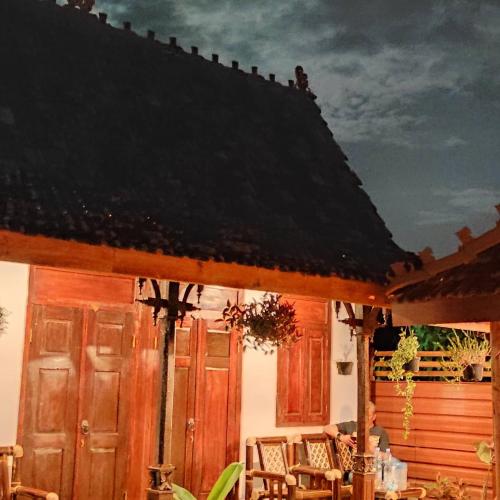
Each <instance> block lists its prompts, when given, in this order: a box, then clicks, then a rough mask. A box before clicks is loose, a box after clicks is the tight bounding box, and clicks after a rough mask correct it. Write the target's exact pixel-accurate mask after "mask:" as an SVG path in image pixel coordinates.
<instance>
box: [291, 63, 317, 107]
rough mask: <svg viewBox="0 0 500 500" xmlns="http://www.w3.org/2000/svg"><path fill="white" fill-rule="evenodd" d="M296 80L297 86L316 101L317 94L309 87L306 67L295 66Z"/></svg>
mask: <svg viewBox="0 0 500 500" xmlns="http://www.w3.org/2000/svg"><path fill="white" fill-rule="evenodd" d="M295 80H296V82H295V87H296V88H298V89H299V90H302V91H303V92H305V93H306V94H307V95H308V96H309V97H310V98H311V99H312V100H313V101H314V100H315V99H316V97H317V96H316V95H315V94H314V93H313V92H312V90H311V89H310V88H309V80H308V77H307V73H304V68H303V67H302V66H300V65H299V66H295Z"/></svg>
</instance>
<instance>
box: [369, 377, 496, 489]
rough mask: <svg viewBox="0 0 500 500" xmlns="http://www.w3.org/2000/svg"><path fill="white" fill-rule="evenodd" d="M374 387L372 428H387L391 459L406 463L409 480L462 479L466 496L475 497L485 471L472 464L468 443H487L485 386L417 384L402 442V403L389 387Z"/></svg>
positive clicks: (487, 395)
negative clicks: (407, 430)
mask: <svg viewBox="0 0 500 500" xmlns="http://www.w3.org/2000/svg"><path fill="white" fill-rule="evenodd" d="M374 385H375V398H374V399H375V402H376V405H377V424H378V425H382V426H383V427H385V428H386V429H387V431H388V433H389V437H390V442H391V451H392V452H393V454H394V455H395V456H396V457H398V458H399V459H401V460H403V461H405V462H407V463H408V476H409V478H410V479H411V480H413V481H416V482H420V483H429V482H432V481H434V480H435V478H436V474H437V473H438V472H439V473H441V476H447V477H450V478H462V479H463V480H464V481H465V482H466V483H467V484H468V485H470V493H471V495H472V497H473V498H480V492H481V487H482V485H483V483H484V481H485V478H486V476H487V468H486V466H485V465H484V464H482V463H481V462H480V461H479V460H478V459H477V457H476V454H475V451H474V443H475V442H477V441H482V440H486V439H491V434H492V432H493V429H492V404H491V385H490V384H489V383H462V384H458V385H453V384H450V383H448V382H417V388H416V391H415V396H414V410H415V414H414V416H413V417H412V420H411V431H410V435H409V437H408V439H407V440H405V439H404V438H403V430H402V414H401V408H402V407H403V399H402V398H401V397H398V396H396V395H395V391H394V384H393V383H392V382H386V381H377V382H375V384H374ZM490 486H491V479H490ZM490 495H491V491H490Z"/></svg>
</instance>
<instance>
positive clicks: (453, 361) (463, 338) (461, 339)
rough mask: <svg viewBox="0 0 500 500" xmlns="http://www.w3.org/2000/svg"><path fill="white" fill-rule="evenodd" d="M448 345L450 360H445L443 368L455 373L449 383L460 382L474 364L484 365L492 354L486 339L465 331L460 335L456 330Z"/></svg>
mask: <svg viewBox="0 0 500 500" xmlns="http://www.w3.org/2000/svg"><path fill="white" fill-rule="evenodd" d="M447 341H448V345H447V347H446V348H444V347H442V346H441V348H442V350H443V351H445V353H446V357H447V358H448V360H445V359H444V358H443V360H442V362H441V366H442V367H443V368H444V369H446V370H448V371H451V372H452V373H453V375H452V377H451V378H449V379H448V381H449V382H460V380H461V378H462V377H463V375H464V371H465V369H466V368H467V367H468V366H471V365H474V364H480V365H484V363H485V362H486V356H488V355H489V354H490V352H491V348H490V343H489V341H488V339H486V338H485V337H482V338H481V337H480V336H479V335H476V334H475V333H474V332H469V331H464V332H462V335H459V334H458V333H457V331H456V330H452V333H451V334H450V335H449V336H448V338H447Z"/></svg>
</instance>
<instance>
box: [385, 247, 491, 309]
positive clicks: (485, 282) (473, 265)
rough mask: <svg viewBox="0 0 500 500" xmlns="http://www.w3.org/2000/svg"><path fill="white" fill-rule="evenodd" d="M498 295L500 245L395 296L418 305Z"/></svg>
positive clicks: (400, 291)
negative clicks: (452, 299)
mask: <svg viewBox="0 0 500 500" xmlns="http://www.w3.org/2000/svg"><path fill="white" fill-rule="evenodd" d="M424 270H425V268H424ZM498 293H500V243H498V244H496V245H494V246H492V247H490V248H488V249H487V250H484V251H483V252H480V253H478V254H477V255H476V256H475V257H474V258H473V259H472V260H470V261H468V262H466V263H463V264H459V265H457V266H454V267H452V268H450V269H446V270H443V271H441V272H439V273H437V274H436V275H434V276H432V277H430V278H428V279H425V280H422V281H419V282H417V283H415V284H412V285H409V286H406V287H402V288H400V289H398V290H396V291H395V292H393V293H392V295H393V297H394V298H395V299H396V300H397V301H398V302H417V301H428V300H432V299H436V298H451V297H470V296H485V295H486V296H487V295H494V294H498Z"/></svg>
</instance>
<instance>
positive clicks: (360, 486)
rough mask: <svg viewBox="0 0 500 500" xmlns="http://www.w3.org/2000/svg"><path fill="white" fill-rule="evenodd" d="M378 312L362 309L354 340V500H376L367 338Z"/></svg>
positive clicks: (374, 324)
mask: <svg viewBox="0 0 500 500" xmlns="http://www.w3.org/2000/svg"><path fill="white" fill-rule="evenodd" d="M379 311H380V309H378V308H370V307H363V327H362V331H361V332H358V334H357V337H356V347H357V357H358V419H357V420H358V439H357V452H356V455H355V456H354V467H353V471H354V476H353V490H354V491H353V498H355V499H356V500H373V498H374V497H375V472H374V467H373V458H374V457H373V455H372V454H371V453H370V447H369V438H370V425H369V422H368V403H369V401H370V337H371V335H372V334H373V331H374V330H375V326H376V324H377V321H376V320H377V316H378V313H379Z"/></svg>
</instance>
